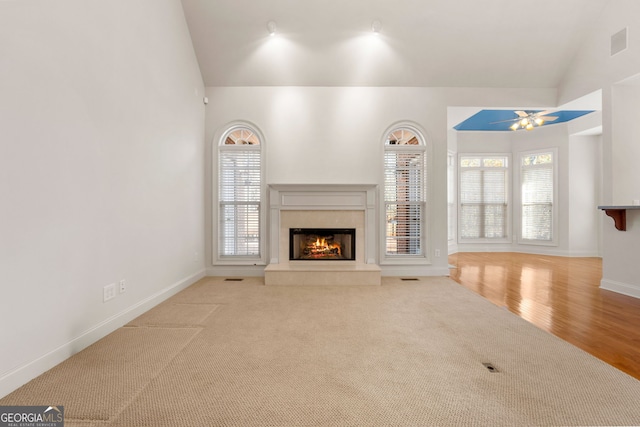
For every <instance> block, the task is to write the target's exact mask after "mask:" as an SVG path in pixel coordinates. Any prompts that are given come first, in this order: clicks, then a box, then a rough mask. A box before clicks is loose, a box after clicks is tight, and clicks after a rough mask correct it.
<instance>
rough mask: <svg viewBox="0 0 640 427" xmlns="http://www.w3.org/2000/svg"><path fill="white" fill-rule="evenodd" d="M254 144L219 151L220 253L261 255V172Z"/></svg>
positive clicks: (257, 152) (258, 154) (226, 254)
mask: <svg viewBox="0 0 640 427" xmlns="http://www.w3.org/2000/svg"><path fill="white" fill-rule="evenodd" d="M256 148H257V147H256ZM256 148H254V149H244V148H240V147H238V146H232V147H225V149H221V150H220V153H219V154H220V158H219V189H218V198H219V202H220V212H219V222H220V224H219V237H220V242H219V245H218V247H219V249H218V250H219V254H220V256H223V257H224V256H252V257H256V256H260V216H261V215H260V210H261V194H262V182H261V176H262V173H261V156H260V150H259V149H256Z"/></svg>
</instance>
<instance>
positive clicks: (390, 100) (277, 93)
mask: <svg viewBox="0 0 640 427" xmlns="http://www.w3.org/2000/svg"><path fill="white" fill-rule="evenodd" d="M207 96H208V98H209V101H210V102H209V105H208V106H207V119H206V121H207V132H206V139H207V150H208V152H207V156H206V157H207V161H208V162H209V167H208V168H207V170H208V182H209V183H211V182H213V181H214V178H215V169H216V166H215V165H216V164H217V160H216V154H217V150H216V147H217V144H218V141H219V139H220V137H221V135H222V133H223V132H224V130H225V129H226V126H227V124H228V123H231V122H233V121H236V120H246V121H249V122H250V123H252V124H253V125H255V126H257V127H258V128H259V130H260V131H261V132H262V134H263V135H264V137H265V144H264V148H265V150H266V165H265V167H266V181H267V183H268V184H290V183H298V184H300V183H311V184H349V183H350V184H378V185H379V186H381V185H382V173H381V172H382V154H383V138H384V137H385V136H386V135H385V131H386V130H387V129H388V128H389V127H390V126H392V125H393V124H394V123H397V122H399V121H411V122H413V123H415V124H416V125H417V126H419V127H420V128H421V129H422V130H423V131H424V132H425V137H426V138H427V141H428V145H429V157H430V168H431V169H430V176H429V182H430V185H431V187H430V189H429V211H428V217H429V221H428V243H429V246H428V248H427V250H428V252H429V254H430V260H427V261H425V262H424V263H417V264H416V265H414V266H413V267H415V268H413V269H411V266H409V267H407V266H405V267H402V269H403V270H402V271H403V272H405V274H424V275H426V274H448V268H447V258H446V254H447V248H448V246H447V208H446V207H447V192H446V186H447V136H448V130H447V129H448V127H447V107H448V106H451V105H455V106H464V105H496V106H497V105H520V104H525V105H549V104H548V103H549V102H553V101H554V100H555V97H556V92H555V91H554V90H543V91H540V90H516V89H506V90H486V89H470V88H455V89H444V88H397V87H233V88H221V87H208V88H207ZM545 103H547V104H545ZM208 185H210V187H209V188H210V189H209V190H208V191H207V192H206V193H207V197H208V200H207V203H206V205H207V208H208V212H207V215H206V217H207V228H208V233H207V234H208V238H209V241H208V243H207V251H208V252H207V259H208V262H209V263H211V262H212V258H213V257H212V252H211V247H212V242H213V240H212V239H213V238H215V237H214V236H216V234H217V230H216V227H215V226H214V224H216V223H217V222H216V220H215V215H216V212H215V211H216V210H215V209H212V205H213V203H212V200H213V199H212V197H211V195H212V190H211V188H212V187H211V184H208ZM379 220H380V221H382V218H380V219H379ZM379 227H382V224H380V225H379ZM437 249H438V250H440V254H441V255H440V257H435V251H436V250H437ZM384 268H385V267H384V266H383V269H384ZM221 271H225V272H228V273H225V274H233V273H234V272H235V273H237V274H239V273H242V274H248V273H247V272H248V271H250V269H247V268H244V269H242V270H237V269H236V270H233V269H227V270H225V267H224V266H220V265H216V266H214V265H211V268H210V274H221V273H220V272H221ZM261 271H262V267H256V268H255V269H253V273H254V274H261ZM397 271H398V270H394V269H392V268H391V267H389V266H387V267H386V270H383V273H385V274H394V273H396V272H397Z"/></svg>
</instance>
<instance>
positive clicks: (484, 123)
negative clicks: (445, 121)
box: [453, 110, 594, 132]
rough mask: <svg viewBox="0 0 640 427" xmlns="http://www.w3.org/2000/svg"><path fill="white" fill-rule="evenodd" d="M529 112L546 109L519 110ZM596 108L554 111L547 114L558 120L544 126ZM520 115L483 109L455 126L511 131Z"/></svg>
mask: <svg viewBox="0 0 640 427" xmlns="http://www.w3.org/2000/svg"><path fill="white" fill-rule="evenodd" d="M518 111H526V112H527V113H539V112H541V111H544V110H518ZM593 111H594V110H565V111H553V110H551V112H550V113H548V114H546V115H547V116H553V117H558V120H554V121H552V122H545V123H544V124H543V125H542V126H548V125H555V124H558V123H564V122H568V121H570V120H573V119H575V118H578V117H580V116H584V115H585V114H589V113H592V112H593ZM517 118H518V115H517V114H516V113H515V111H513V110H481V111H479V112H477V113H476V114H474V115H473V116H471V117H469V118H468V119H466V120H465V121H463V122H460V123H459V124H457V125H456V126H454V127H453V128H454V129H455V130H459V131H498V132H501V131H509V132H513V131H512V130H511V129H510V128H509V126H511V125H512V124H513V123H515V120H514V119H517Z"/></svg>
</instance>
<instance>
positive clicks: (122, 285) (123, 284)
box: [118, 279, 127, 294]
mask: <svg viewBox="0 0 640 427" xmlns="http://www.w3.org/2000/svg"><path fill="white" fill-rule="evenodd" d="M118 284H119V285H120V293H121V294H122V293H124V291H126V290H127V282H126V281H125V280H124V279H122V280H120V281H119V282H118Z"/></svg>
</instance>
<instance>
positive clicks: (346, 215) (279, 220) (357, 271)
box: [265, 184, 380, 284]
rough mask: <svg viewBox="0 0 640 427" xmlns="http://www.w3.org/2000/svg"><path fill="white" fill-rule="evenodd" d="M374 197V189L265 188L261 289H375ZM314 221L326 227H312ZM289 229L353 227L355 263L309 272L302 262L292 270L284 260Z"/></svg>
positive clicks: (358, 186)
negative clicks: (335, 285)
mask: <svg viewBox="0 0 640 427" xmlns="http://www.w3.org/2000/svg"><path fill="white" fill-rule="evenodd" d="M377 193H378V186H377V185H376V184H344V185H343V184H271V185H269V211H270V215H269V218H270V224H269V236H270V239H269V242H270V243H269V253H270V262H269V265H268V266H267V268H266V269H265V283H266V284H294V283H298V282H304V283H302V284H325V283H331V282H335V281H341V282H348V283H353V282H367V283H362V284H380V267H379V266H378V265H377V264H376V254H377V241H378V237H377V236H378V230H377V226H376V224H377ZM318 220H319V221H321V222H322V221H324V222H326V223H325V224H320V225H317V224H315V221H318ZM289 227H294V228H297V227H300V228H312V227H344V228H349V227H354V228H356V229H357V230H356V246H357V247H358V249H357V250H356V259H355V261H321V262H320V263H319V264H320V265H319V264H318V263H315V265H313V266H310V265H305V262H304V261H293V264H292V263H290V262H289V257H288V251H289V246H288V238H289ZM311 263H313V262H311ZM335 263H339V264H340V266H337V265H335Z"/></svg>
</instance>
